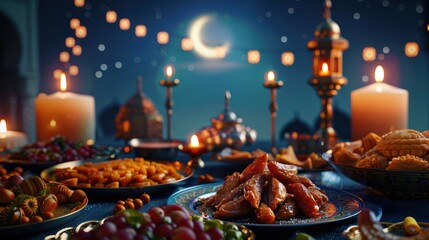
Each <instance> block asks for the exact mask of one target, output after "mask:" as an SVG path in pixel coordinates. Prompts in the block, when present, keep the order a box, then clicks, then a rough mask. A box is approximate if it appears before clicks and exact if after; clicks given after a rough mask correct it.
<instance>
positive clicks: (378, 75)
mask: <svg viewBox="0 0 429 240" xmlns="http://www.w3.org/2000/svg"><path fill="white" fill-rule="evenodd" d="M374 75H375V81H376V82H378V83H381V82H383V80H384V70H383V67H382V66H380V65H378V66H377V67H376V68H375V74H374Z"/></svg>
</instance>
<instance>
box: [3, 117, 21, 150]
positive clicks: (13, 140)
mask: <svg viewBox="0 0 429 240" xmlns="http://www.w3.org/2000/svg"><path fill="white" fill-rule="evenodd" d="M27 143H28V140H27V135H25V134H24V133H23V132H17V131H8V130H7V125H6V121H5V120H4V119H2V120H1V121H0V152H3V151H6V150H12V151H13V150H17V149H19V148H21V147H23V146H25V145H26V144H27Z"/></svg>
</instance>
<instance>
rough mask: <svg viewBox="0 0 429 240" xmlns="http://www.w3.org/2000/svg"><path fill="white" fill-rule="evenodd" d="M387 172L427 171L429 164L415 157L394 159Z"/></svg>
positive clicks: (406, 156) (408, 156)
mask: <svg viewBox="0 0 429 240" xmlns="http://www.w3.org/2000/svg"><path fill="white" fill-rule="evenodd" d="M386 170H391V171H427V170H429V162H428V161H426V160H424V159H422V158H420V157H417V156H413V155H409V154H407V155H405V156H399V157H395V158H392V160H391V161H390V162H389V166H388V167H387V169H386Z"/></svg>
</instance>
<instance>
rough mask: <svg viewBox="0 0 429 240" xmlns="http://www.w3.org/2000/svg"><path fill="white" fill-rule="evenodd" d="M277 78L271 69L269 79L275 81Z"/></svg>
mask: <svg viewBox="0 0 429 240" xmlns="http://www.w3.org/2000/svg"><path fill="white" fill-rule="evenodd" d="M275 80H276V75H275V74H274V72H273V71H269V72H268V74H267V81H268V82H273V81H275Z"/></svg>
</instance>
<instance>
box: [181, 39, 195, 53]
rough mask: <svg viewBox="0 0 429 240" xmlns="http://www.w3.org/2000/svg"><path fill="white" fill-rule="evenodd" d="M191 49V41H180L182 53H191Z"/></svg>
mask: <svg viewBox="0 0 429 240" xmlns="http://www.w3.org/2000/svg"><path fill="white" fill-rule="evenodd" d="M192 49H193V46H192V41H191V39H189V38H183V39H182V50H183V51H191V50H192Z"/></svg>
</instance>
